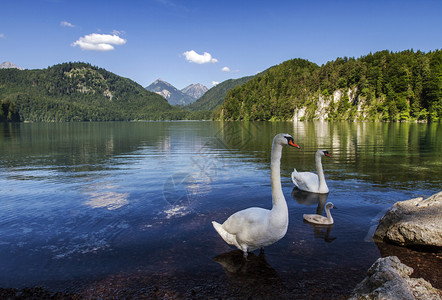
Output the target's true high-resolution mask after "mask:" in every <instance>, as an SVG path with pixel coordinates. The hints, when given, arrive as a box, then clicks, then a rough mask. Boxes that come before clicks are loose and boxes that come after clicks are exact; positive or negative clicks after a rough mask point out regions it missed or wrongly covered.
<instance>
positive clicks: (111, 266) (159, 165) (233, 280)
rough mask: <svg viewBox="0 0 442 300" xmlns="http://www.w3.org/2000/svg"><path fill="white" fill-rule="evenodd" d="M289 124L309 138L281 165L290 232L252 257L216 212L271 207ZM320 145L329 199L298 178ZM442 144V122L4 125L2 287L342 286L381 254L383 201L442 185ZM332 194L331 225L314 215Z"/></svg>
mask: <svg viewBox="0 0 442 300" xmlns="http://www.w3.org/2000/svg"><path fill="white" fill-rule="evenodd" d="M279 132H286V133H289V134H292V135H293V137H294V139H295V142H296V143H298V144H299V145H300V146H301V149H300V150H299V149H294V148H290V149H289V148H287V149H284V151H283V156H282V161H281V180H282V186H283V191H284V194H285V197H286V200H287V203H288V207H289V217H290V224H289V229H288V232H287V235H286V236H285V237H284V238H283V239H282V240H280V241H278V242H277V243H275V244H273V245H271V246H268V247H266V249H265V253H262V254H260V253H259V251H256V252H255V253H254V255H250V256H249V260H247V261H245V260H243V258H242V255H241V253H238V252H237V251H233V250H234V249H233V248H231V247H229V246H228V245H227V244H225V242H224V241H223V240H222V239H221V238H220V237H219V236H218V235H217V233H216V232H215V230H214V229H213V227H212V225H211V221H212V220H216V221H218V222H223V221H224V220H225V219H226V218H227V217H228V216H229V215H230V214H231V213H233V212H235V211H237V210H240V209H244V208H247V207H250V206H260V207H265V208H270V207H271V187H270V151H271V143H272V139H273V137H274V135H275V134H277V133H279ZM318 148H324V149H327V150H328V151H329V152H330V153H331V155H332V158H331V159H328V158H324V159H323V165H324V169H325V174H326V178H327V182H328V186H329V188H330V193H329V194H328V195H322V196H321V197H319V196H318V195H315V194H308V193H300V192H299V191H298V190H296V189H294V186H293V183H292V182H291V179H290V173H291V171H292V170H293V168H294V167H296V169H298V170H299V171H314V168H315V163H314V152H315V151H316V150H317V149H318ZM441 153H442V125H440V124H380V123H304V122H302V123H301V122H300V123H290V122H280V123H279V122H275V123H265V122H261V123H235V122H227V123H221V122H138V123H135V122H132V123H129V122H127V123H126V122H121V123H78V124H0V204H1V209H0V262H1V263H0V287H18V288H19V287H24V286H34V285H41V286H45V287H48V288H51V289H68V290H69V289H72V290H76V291H78V290H81V291H85V290H97V289H99V287H103V286H106V285H110V284H112V285H113V286H118V288H123V289H139V288H141V287H146V286H149V285H156V286H160V287H161V286H162V287H165V288H167V289H168V290H169V291H172V292H177V293H181V294H186V293H187V294H189V293H190V295H195V294H196V293H200V292H201V291H202V290H204V291H205V293H207V294H210V293H214V294H216V293H219V289H224V290H225V291H227V290H228V291H230V292H229V293H230V294H229V295H235V293H239V294H241V293H243V294H244V293H245V294H247V295H250V293H251V291H252V290H254V291H256V290H257V289H258V290H259V293H261V294H260V295H275V293H276V291H280V292H281V291H284V292H287V293H296V292H298V293H299V295H302V291H307V292H309V293H310V295H312V293H313V294H314V293H316V294H317V295H321V294H322V293H323V295H331V294H332V293H334V292H336V291H338V294H339V292H340V293H341V294H345V293H347V292H348V291H349V290H351V288H352V287H353V286H354V284H355V283H357V282H359V281H360V280H361V279H362V278H363V277H364V275H365V272H366V270H367V268H368V267H369V266H370V265H371V264H372V263H373V262H374V261H375V260H376V259H377V258H378V257H380V256H381V255H382V253H381V252H382V249H380V248H379V247H378V246H377V245H376V244H375V243H374V242H373V241H372V239H371V234H372V232H373V230H374V228H375V226H376V222H377V219H378V218H379V217H381V216H382V215H383V213H384V212H385V211H386V209H388V208H389V207H390V206H391V205H392V204H393V203H395V202H396V201H398V200H407V199H411V198H414V197H419V196H424V197H426V196H430V195H432V194H434V193H436V192H438V191H440V190H441V179H442V178H441V176H442V157H441V155H442V154H441ZM326 201H331V202H333V203H334V204H335V206H337V207H338V209H337V210H333V212H332V213H333V216H334V219H335V224H334V226H332V227H314V226H312V225H310V224H307V223H304V222H303V220H302V215H303V214H304V213H315V212H316V211H319V212H321V210H322V207H323V205H324V203H325V202H326ZM211 289H212V290H211ZM225 293H227V292H225ZM281 293H283V292H281ZM330 293H331V294H330ZM281 295H282V294H281Z"/></svg>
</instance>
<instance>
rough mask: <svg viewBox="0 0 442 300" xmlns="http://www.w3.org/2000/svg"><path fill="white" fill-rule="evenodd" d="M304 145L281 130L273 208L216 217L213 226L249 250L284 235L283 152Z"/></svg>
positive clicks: (275, 152)
mask: <svg viewBox="0 0 442 300" xmlns="http://www.w3.org/2000/svg"><path fill="white" fill-rule="evenodd" d="M287 145H290V146H292V147H296V148H300V147H299V146H298V145H297V144H295V142H294V141H293V138H292V136H290V135H289V134H285V133H280V134H277V135H276V136H275V138H274V139H273V144H272V152H271V164H270V180H271V186H272V209H270V210H269V209H264V208H260V207H250V208H247V209H244V210H241V211H238V212H236V213H234V214H233V215H231V216H230V217H229V218H228V219H227V220H226V221H225V222H224V223H223V224H219V223H217V222H215V221H212V224H213V227H214V228H215V230H216V231H217V232H218V234H219V235H220V236H221V238H222V239H223V240H224V241H225V242H226V243H227V244H229V245H232V246H235V247H237V248H238V249H239V250H241V251H243V253H244V256H245V257H247V252H251V251H254V250H256V249H260V248H263V247H264V246H268V245H270V244H273V243H275V242H276V241H278V240H280V239H281V238H283V237H284V236H285V234H286V232H287V227H288V221H289V217H288V208H287V202H286V200H285V197H284V194H283V192H282V187H281V174H280V172H281V155H282V148H283V146H287Z"/></svg>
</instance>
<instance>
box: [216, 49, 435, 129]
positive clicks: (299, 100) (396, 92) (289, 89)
mask: <svg viewBox="0 0 442 300" xmlns="http://www.w3.org/2000/svg"><path fill="white" fill-rule="evenodd" d="M336 92H338V97H336ZM321 103H322V105H323V104H324V103H325V104H326V105H325V106H326V107H325V108H321V107H320V105H321ZM296 111H302V113H303V115H302V117H301V118H300V119H301V120H311V119H317V118H320V117H321V116H320V115H319V114H322V115H323V116H324V115H325V116H326V118H325V119H327V120H371V121H379V120H384V121H407V120H423V121H437V120H441V119H442V51H441V50H436V51H432V52H429V53H423V52H421V51H416V52H415V51H413V50H407V51H402V52H399V53H393V52H390V51H387V50H385V51H380V52H376V53H374V54H372V53H370V54H368V55H366V56H363V57H360V58H358V59H355V58H347V57H344V58H337V59H336V60H335V61H330V62H328V63H326V64H325V65H322V66H321V67H319V66H318V65H316V64H314V63H311V62H309V61H307V60H303V59H292V60H289V61H286V62H283V63H282V64H280V65H277V66H274V67H272V68H270V69H268V71H267V72H265V73H263V74H262V75H260V76H256V77H254V78H253V79H252V80H250V81H248V82H247V83H245V84H243V85H241V86H239V87H236V88H234V89H232V90H230V91H229V92H228V93H227V96H226V99H225V101H224V103H223V105H222V107H221V110H220V111H219V118H221V119H225V120H292V119H293V117H294V113H295V112H296Z"/></svg>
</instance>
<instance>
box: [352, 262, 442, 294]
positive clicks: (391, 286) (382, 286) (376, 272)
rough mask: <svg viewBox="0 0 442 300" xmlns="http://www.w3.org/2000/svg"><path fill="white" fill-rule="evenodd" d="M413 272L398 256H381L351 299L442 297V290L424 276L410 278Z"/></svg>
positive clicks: (354, 291)
mask: <svg viewBox="0 0 442 300" xmlns="http://www.w3.org/2000/svg"><path fill="white" fill-rule="evenodd" d="M412 273H413V268H410V267H408V266H406V265H404V264H403V263H401V261H400V260H399V258H397V257H396V256H388V257H385V258H379V259H378V260H377V261H376V262H375V263H374V264H373V265H372V266H371V267H370V269H369V270H368V272H367V277H366V278H365V279H364V280H362V281H361V282H360V283H359V284H358V285H357V286H356V288H355V289H354V290H353V293H352V295H351V296H350V298H349V299H351V300H356V299H379V300H382V299H385V300H387V299H388V300H393V299H401V300H408V299H410V300H415V299H425V300H427V299H428V300H440V299H441V295H442V291H440V290H438V289H436V288H433V286H432V285H431V284H430V283H429V282H427V281H425V280H424V279H422V278H410V277H409V276H410V275H411V274H412Z"/></svg>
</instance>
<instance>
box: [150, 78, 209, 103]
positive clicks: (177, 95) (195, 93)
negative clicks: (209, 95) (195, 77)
mask: <svg viewBox="0 0 442 300" xmlns="http://www.w3.org/2000/svg"><path fill="white" fill-rule="evenodd" d="M146 90H148V91H151V92H154V93H157V94H158V95H160V96H163V97H164V98H166V100H167V101H168V102H169V104H171V105H188V104H191V103H193V102H195V101H196V100H197V99H199V98H200V97H201V96H202V95H204V93H205V92H207V90H208V88H207V87H205V86H204V85H202V84H200V83H197V84H191V85H189V86H187V87H185V88H184V89H182V90H179V89H177V88H176V87H174V86H173V85H171V84H170V83H168V82H166V81H164V80H162V79H157V80H155V81H154V82H153V83H151V84H150V85H149V86H147V87H146Z"/></svg>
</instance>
